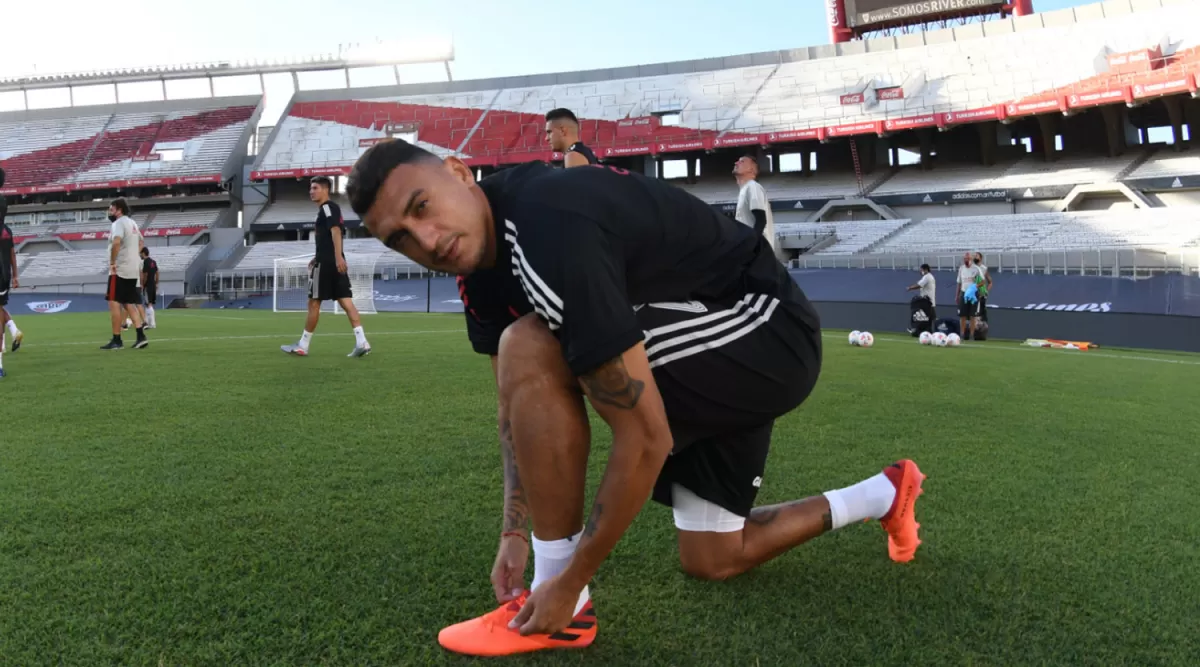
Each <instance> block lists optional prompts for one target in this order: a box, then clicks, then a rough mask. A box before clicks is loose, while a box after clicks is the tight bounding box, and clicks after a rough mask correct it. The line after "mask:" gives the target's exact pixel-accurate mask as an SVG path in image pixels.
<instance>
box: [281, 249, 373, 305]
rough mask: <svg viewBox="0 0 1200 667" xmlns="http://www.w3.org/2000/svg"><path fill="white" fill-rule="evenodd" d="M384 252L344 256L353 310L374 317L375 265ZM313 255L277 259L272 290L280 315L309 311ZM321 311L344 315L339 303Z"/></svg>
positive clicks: (325, 303)
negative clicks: (309, 267)
mask: <svg viewBox="0 0 1200 667" xmlns="http://www.w3.org/2000/svg"><path fill="white" fill-rule="evenodd" d="M380 254H382V253H349V252H348V253H345V256H346V272H347V273H348V274H349V276H350V290H351V291H352V292H353V293H354V299H353V301H354V307H355V308H358V312H359V313H362V314H364V315H374V314H375V313H377V312H378V311H377V310H376V309H375V264H376V262H377V261H378V260H379V256H380ZM312 258H313V254H312V253H309V254H307V255H296V256H295V257H284V258H281V259H277V260H275V280H274V283H273V286H272V288H271V296H272V301H273V303H274V309H275V312H277V313H296V312H305V311H307V310H308V283H309V274H308V263H309V261H311V260H312ZM321 311H322V312H326V313H339V314H340V313H342V312H343V311H342V307H341V306H340V305H338V303H337V302H336V301H325V302H322V303H321Z"/></svg>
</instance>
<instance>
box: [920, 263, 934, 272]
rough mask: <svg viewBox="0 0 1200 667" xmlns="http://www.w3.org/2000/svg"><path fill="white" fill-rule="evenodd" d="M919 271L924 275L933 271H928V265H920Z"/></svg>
mask: <svg viewBox="0 0 1200 667" xmlns="http://www.w3.org/2000/svg"><path fill="white" fill-rule="evenodd" d="M921 270H922V271H924V272H925V273H929V272H930V271H932V270H933V269H930V268H929V265H928V264H922V265H921Z"/></svg>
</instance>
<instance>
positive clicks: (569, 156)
mask: <svg viewBox="0 0 1200 667" xmlns="http://www.w3.org/2000/svg"><path fill="white" fill-rule="evenodd" d="M546 141H548V142H550V148H551V149H553V150H555V151H558V152H559V153H562V154H563V166H565V167H567V168H570V167H584V166H587V165H589V164H600V160H597V159H596V154H595V153H593V152H592V149H590V148H588V147H587V146H585V145H584V143H583V142H582V141H580V140H579V119H578V118H576V117H575V114H574V113H573V112H572V111H571V110H570V109H555V110H553V111H551V112H549V113H547V114H546Z"/></svg>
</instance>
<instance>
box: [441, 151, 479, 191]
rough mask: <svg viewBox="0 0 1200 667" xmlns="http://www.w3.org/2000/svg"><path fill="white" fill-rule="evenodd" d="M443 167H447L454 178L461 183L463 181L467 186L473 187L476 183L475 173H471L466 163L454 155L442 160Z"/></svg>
mask: <svg viewBox="0 0 1200 667" xmlns="http://www.w3.org/2000/svg"><path fill="white" fill-rule="evenodd" d="M442 165H443V166H444V167H446V169H449V170H450V173H451V174H453V175H454V177H455V178H456V179H458V180H459V181H462V182H463V183H466V184H467V185H472V184H474V183H475V172H473V171H471V168H470V167H468V166H467V163H466V162H463V161H462V160H460V159H458V158H456V157H454V156H453V155H449V156H446V158H445V159H444V160H442Z"/></svg>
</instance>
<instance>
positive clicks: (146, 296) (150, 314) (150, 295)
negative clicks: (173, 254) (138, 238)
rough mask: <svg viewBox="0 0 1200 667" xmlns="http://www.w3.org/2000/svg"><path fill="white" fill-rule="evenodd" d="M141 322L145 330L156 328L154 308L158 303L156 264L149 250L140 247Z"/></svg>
mask: <svg viewBox="0 0 1200 667" xmlns="http://www.w3.org/2000/svg"><path fill="white" fill-rule="evenodd" d="M141 280H142V301H143V302H145V305H144V306H142V321H143V322H145V323H146V328H147V329H154V328H157V327H158V324H156V322H157V320H156V319H155V317H154V306H155V304H156V303H158V262H156V261H154V259H152V258H151V257H150V249H149V248H147V247H145V246H143V247H142V275H141Z"/></svg>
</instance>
